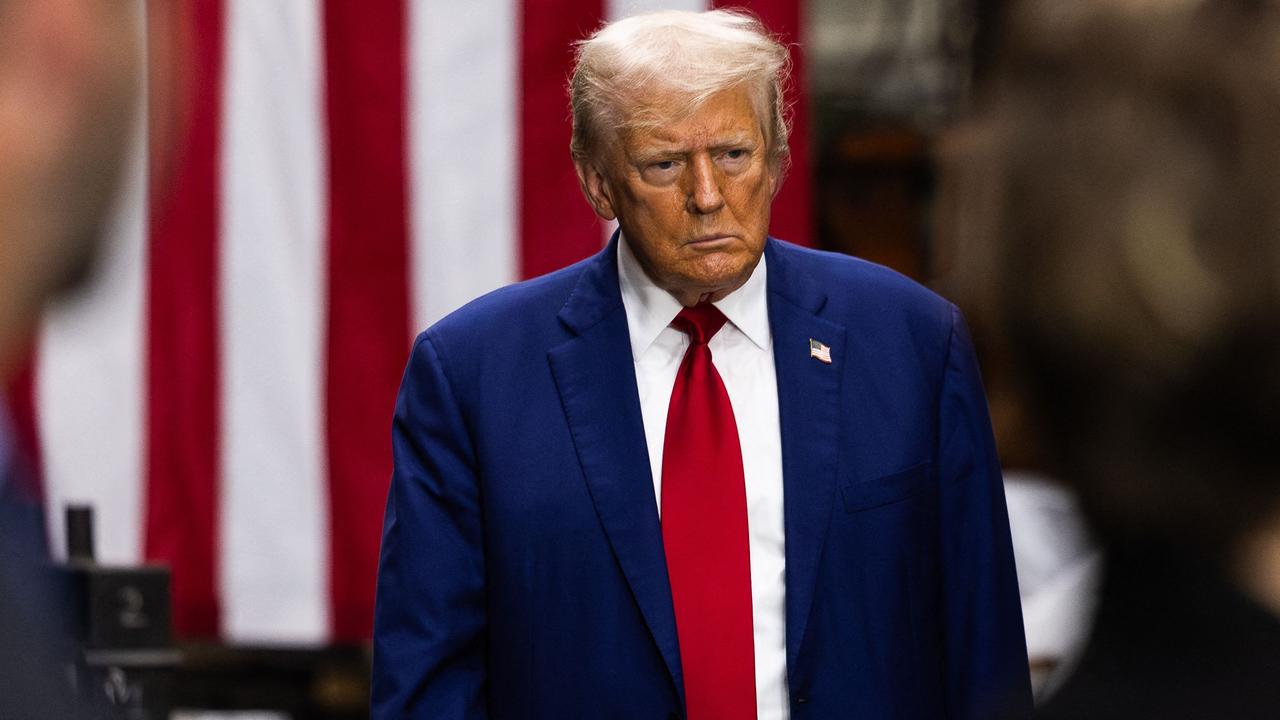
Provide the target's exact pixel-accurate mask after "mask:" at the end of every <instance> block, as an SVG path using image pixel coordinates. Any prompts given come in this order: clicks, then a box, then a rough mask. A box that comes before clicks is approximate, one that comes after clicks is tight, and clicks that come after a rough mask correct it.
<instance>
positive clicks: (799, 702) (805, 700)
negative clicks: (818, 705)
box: [796, 695, 809, 705]
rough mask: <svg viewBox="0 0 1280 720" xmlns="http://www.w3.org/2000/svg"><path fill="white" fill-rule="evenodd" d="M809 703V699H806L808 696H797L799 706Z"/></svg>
mask: <svg viewBox="0 0 1280 720" xmlns="http://www.w3.org/2000/svg"><path fill="white" fill-rule="evenodd" d="M807 702H809V698H808V697H806V696H804V695H797V696H796V704H797V705H803V704H805V703H807Z"/></svg>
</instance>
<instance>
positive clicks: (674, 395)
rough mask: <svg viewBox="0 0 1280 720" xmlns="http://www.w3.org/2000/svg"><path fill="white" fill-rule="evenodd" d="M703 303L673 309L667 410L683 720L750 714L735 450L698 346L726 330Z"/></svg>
mask: <svg viewBox="0 0 1280 720" xmlns="http://www.w3.org/2000/svg"><path fill="white" fill-rule="evenodd" d="M725 320H726V318H725V316H724V314H723V313H721V312H720V311H719V310H717V309H716V308H715V306H713V305H711V304H710V303H702V304H700V305H697V306H695V307H692V308H685V309H683V310H681V311H680V314H679V315H677V316H676V319H675V320H673V321H672V322H671V325H672V327H674V328H676V329H677V330H680V331H681V332H684V333H686V334H687V335H688V336H689V341H690V342H689V349H688V351H686V352H685V355H684V360H682V361H681V362H680V371H679V373H678V374H677V375H676V384H675V386H674V387H673V388H672V390H671V407H670V409H669V410H668V411H667V434H666V440H665V441H664V444H663V451H662V542H663V546H664V548H665V550H666V555H667V574H668V576H669V577H670V579H671V596H672V602H673V603H674V605H675V614H676V632H677V634H678V636H679V638H680V664H681V667H682V668H683V669H684V689H685V701H686V703H685V704H686V706H687V709H688V718H689V720H740V719H742V720H745V719H746V718H754V717H755V716H756V681H755V646H754V642H753V630H752V627H753V626H752V622H751V550H750V547H749V545H748V537H747V497H746V490H745V488H744V487H743V476H742V448H741V447H740V446H739V444H738V425H737V423H735V422H734V419H733V406H732V405H730V404H729V394H728V393H727V392H725V388H724V382H723V381H722V380H721V379H720V374H719V373H718V372H716V369H715V366H714V365H712V364H711V349H710V348H708V347H707V342H708V341H709V340H711V336H713V335H715V334H716V331H718V330H719V329H720V328H721V327H722V326H723V325H724V323H725Z"/></svg>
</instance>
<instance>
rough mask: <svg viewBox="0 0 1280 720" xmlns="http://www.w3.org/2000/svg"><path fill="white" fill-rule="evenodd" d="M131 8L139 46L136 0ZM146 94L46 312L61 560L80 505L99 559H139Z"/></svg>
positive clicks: (53, 512)
mask: <svg viewBox="0 0 1280 720" xmlns="http://www.w3.org/2000/svg"><path fill="white" fill-rule="evenodd" d="M134 5H135V7H136V8H137V15H136V19H135V22H136V23H137V30H138V34H139V36H140V38H141V40H142V43H143V45H144V46H145V40H146V25H145V20H144V10H143V7H144V6H143V0H135V3H134ZM143 52H145V50H143ZM143 66H144V67H145V63H144V64H143ZM146 97H147V95H146V79H145V76H144V77H143V78H142V81H141V87H140V90H139V97H138V108H137V110H136V111H135V112H136V113H137V115H136V120H135V129H134V133H133V136H132V138H131V139H130V149H129V152H128V157H127V160H126V164H125V167H124V168H123V175H122V177H121V188H120V195H119V196H118V197H117V198H116V201H115V203H116V204H115V207H114V210H113V212H112V217H111V218H109V220H108V224H107V226H106V230H105V232H106V236H105V237H104V247H103V254H102V257H101V258H100V263H99V266H98V268H97V273H96V274H95V275H94V276H93V279H92V280H91V284H90V285H89V287H87V288H86V289H85V290H84V291H83V292H82V293H81V294H78V295H76V296H75V297H74V298H72V299H70V300H68V301H66V302H63V303H61V304H59V305H58V306H57V307H55V308H53V309H52V310H51V311H50V312H49V313H48V314H47V315H46V316H45V321H44V325H43V328H42V334H41V338H40V343H39V346H40V347H39V356H38V357H39V366H38V368H37V370H36V377H37V380H36V382H37V383H38V385H37V389H36V397H37V402H38V403H39V405H38V409H37V415H38V420H39V428H40V438H41V445H42V448H43V451H42V459H43V462H44V471H45V477H44V481H45V501H46V505H47V507H48V518H49V534H50V540H51V548H52V549H53V551H54V554H55V556H57V557H65V555H66V547H65V543H64V540H63V508H64V507H65V505H66V504H67V503H87V504H90V505H92V506H93V507H94V511H95V512H94V517H95V524H96V528H95V531H96V537H95V540H96V546H97V556H98V559H99V560H100V561H102V562H104V563H108V564H123V565H133V564H137V563H139V562H141V561H142V526H143V523H142V502H143V499H142V493H143V488H142V469H141V467H142V425H143V419H142V418H143V402H144V399H145V398H146V394H145V392H144V391H143V347H144V344H143V329H142V327H143V304H142V303H143V276H144V274H145V269H146V234H147V139H146V137H147V121H146V114H147V113H146V111H147V101H146Z"/></svg>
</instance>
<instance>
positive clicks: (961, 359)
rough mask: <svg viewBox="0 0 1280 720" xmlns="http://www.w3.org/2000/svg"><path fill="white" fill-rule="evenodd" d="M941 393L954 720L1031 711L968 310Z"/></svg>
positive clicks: (956, 325) (1009, 549) (955, 330)
mask: <svg viewBox="0 0 1280 720" xmlns="http://www.w3.org/2000/svg"><path fill="white" fill-rule="evenodd" d="M951 316H952V326H951V337H950V340H949V349H948V352H947V363H946V369H945V370H944V376H943V382H942V388H941V393H940V394H939V399H938V447H937V453H938V464H937V467H938V482H939V487H940V503H939V505H940V532H941V538H940V542H941V556H942V576H943V585H944V587H943V612H944V613H945V615H946V617H945V618H944V628H945V632H944V635H945V637H944V653H945V658H946V663H947V667H946V670H945V677H946V681H947V687H946V698H947V707H948V718H951V719H952V720H984V719H986V718H995V717H1006V716H1009V717H1017V716H1021V715H1022V714H1024V713H1029V712H1030V710H1031V684H1030V675H1029V670H1028V665H1027V649H1026V638H1025V635H1024V633H1023V626H1022V609H1021V605H1020V602H1019V598H1018V578H1017V573H1016V571H1015V569H1014V563H1013V546H1012V543H1011V541H1010V537H1009V516H1008V511H1007V510H1006V508H1005V498H1004V484H1003V482H1002V479H1001V472H1000V461H999V458H998V456H997V455H996V448H995V440H994V438H993V437H992V432H991V419H990V416H989V415H988V411H987V402H986V397H985V394H984V392H983V389H982V380H981V378H980V376H979V373H978V363H977V359H976V357H975V356H974V352H973V343H972V341H971V340H970V338H969V332H968V329H967V328H966V326H965V323H964V318H963V317H961V315H960V312H959V310H957V309H956V308H955V307H952V308H951Z"/></svg>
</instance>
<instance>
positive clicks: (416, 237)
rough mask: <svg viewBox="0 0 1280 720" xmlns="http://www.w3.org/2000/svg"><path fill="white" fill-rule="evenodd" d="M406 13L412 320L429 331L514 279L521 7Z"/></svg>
mask: <svg viewBox="0 0 1280 720" xmlns="http://www.w3.org/2000/svg"><path fill="white" fill-rule="evenodd" d="M409 7H410V13H411V15H410V20H409V25H410V35H409V47H410V50H409V57H410V64H409V68H408V72H409V79H408V82H409V127H408V131H409V147H410V150H409V152H410V188H411V195H410V198H411V205H412V209H411V214H410V236H411V238H412V243H411V247H410V260H411V262H412V264H413V274H412V275H411V278H412V297H413V303H414V312H413V314H412V320H413V323H414V326H415V327H416V328H417V329H422V328H425V327H426V326H427V325H429V324H430V323H432V322H435V321H436V320H438V319H440V318H441V317H443V316H444V315H446V314H448V313H449V312H450V311H452V310H454V309H456V308H458V307H459V306H461V305H463V304H464V303H466V302H467V301H468V300H471V299H472V298H474V297H476V296H477V295H480V294H482V293H484V292H486V291H488V290H491V289H493V288H496V287H499V286H501V285H504V284H506V283H509V282H511V281H512V280H514V279H515V277H516V248H517V245H518V238H517V236H516V214H515V213H516V184H517V181H516V172H517V164H516V155H515V153H516V115H517V112H516V93H517V88H516V74H515V69H516V67H515V64H516V52H517V48H518V47H519V43H518V41H517V38H516V30H515V27H516V0H471V1H469V2H445V1H443V0H431V1H427V0H423V1H422V2H414V3H411V4H410V6H409ZM566 152H568V149H567V148H566Z"/></svg>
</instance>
